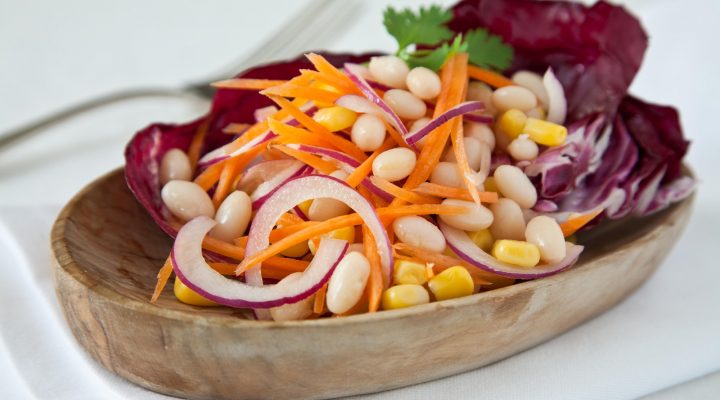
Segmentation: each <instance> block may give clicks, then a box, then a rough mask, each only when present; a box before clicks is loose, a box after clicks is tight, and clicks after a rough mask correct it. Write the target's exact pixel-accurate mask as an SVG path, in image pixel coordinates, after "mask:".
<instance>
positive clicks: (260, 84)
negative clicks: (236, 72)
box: [210, 78, 287, 90]
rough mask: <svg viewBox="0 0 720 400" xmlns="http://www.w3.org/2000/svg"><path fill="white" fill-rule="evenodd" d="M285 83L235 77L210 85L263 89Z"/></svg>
mask: <svg viewBox="0 0 720 400" xmlns="http://www.w3.org/2000/svg"><path fill="white" fill-rule="evenodd" d="M285 83H287V81H278V80H272V79H243V78H235V79H227V80H224V81H217V82H213V83H211V84H210V85H212V86H213V87H216V88H218V89H245V90H263V89H267V88H270V87H273V86H278V85H283V84H285Z"/></svg>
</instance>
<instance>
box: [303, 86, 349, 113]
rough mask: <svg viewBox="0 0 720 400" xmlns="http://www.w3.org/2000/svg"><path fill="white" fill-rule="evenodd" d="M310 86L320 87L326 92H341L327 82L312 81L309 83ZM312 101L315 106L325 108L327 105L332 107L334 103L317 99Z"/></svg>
mask: <svg viewBox="0 0 720 400" xmlns="http://www.w3.org/2000/svg"><path fill="white" fill-rule="evenodd" d="M310 87H313V88H315V89H322V90H325V91H327V92H334V93H342V92H341V91H340V90H339V89H337V88H336V87H335V86H332V85H328V84H327V83H325V82H319V81H315V82H313V83H312V84H311V85H310ZM313 103H315V106H316V107H317V108H327V107H333V106H334V105H335V104H333V103H327V102H325V101H318V100H315V101H313Z"/></svg>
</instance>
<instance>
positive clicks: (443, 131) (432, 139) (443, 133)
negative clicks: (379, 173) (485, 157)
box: [390, 53, 468, 206]
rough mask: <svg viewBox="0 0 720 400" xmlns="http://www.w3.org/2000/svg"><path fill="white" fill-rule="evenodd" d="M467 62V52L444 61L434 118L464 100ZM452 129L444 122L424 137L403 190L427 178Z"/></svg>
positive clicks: (394, 202) (411, 187)
mask: <svg viewBox="0 0 720 400" xmlns="http://www.w3.org/2000/svg"><path fill="white" fill-rule="evenodd" d="M467 61H468V55H467V53H456V54H455V55H453V56H452V57H450V58H449V59H448V61H447V62H446V63H445V66H444V67H443V69H442V72H441V74H440V78H441V79H440V80H441V83H442V88H443V90H442V91H441V92H440V95H439V96H438V101H437V104H436V106H435V112H434V114H433V117H438V116H439V115H440V114H442V113H443V112H445V111H447V110H449V109H450V108H452V107H454V106H455V105H457V104H459V103H460V102H461V101H462V100H463V99H464V97H465V92H466V89H467ZM451 130H452V124H447V123H446V124H443V125H441V126H440V127H438V128H437V129H435V130H434V131H432V132H431V133H430V134H429V135H428V136H427V141H426V142H425V145H424V146H423V150H422V151H421V152H420V157H418V161H417V163H416V166H415V170H414V171H413V172H412V173H411V174H410V176H409V177H408V178H407V181H406V182H405V185H404V188H405V189H410V190H411V189H414V188H416V187H417V186H418V185H419V184H421V183H423V182H425V181H426V180H427V179H428V178H429V177H430V174H431V173H432V170H433V169H434V168H435V166H436V165H437V163H438V161H440V157H441V156H442V153H443V150H444V149H445V144H446V143H447V140H448V138H449V136H450V132H451ZM390 204H391V205H392V206H396V205H399V204H402V200H401V199H398V198H396V199H395V200H393V202H392V203H390Z"/></svg>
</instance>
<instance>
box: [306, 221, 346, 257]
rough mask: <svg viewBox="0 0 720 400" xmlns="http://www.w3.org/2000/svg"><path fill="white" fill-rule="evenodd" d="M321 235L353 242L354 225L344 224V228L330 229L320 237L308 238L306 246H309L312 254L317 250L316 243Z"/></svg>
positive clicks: (318, 242)
mask: <svg viewBox="0 0 720 400" xmlns="http://www.w3.org/2000/svg"><path fill="white" fill-rule="evenodd" d="M321 237H329V238H333V239H339V240H345V241H346V242H348V243H353V242H354V241H355V227H354V226H346V227H344V228H339V229H335V230H334V231H330V232H328V233H326V234H324V235H322V236H320V237H316V238H313V239H310V240H308V247H309V248H310V252H311V253H312V254H313V255H315V252H316V251H317V245H319V244H320V240H319V239H320V238H321ZM315 241H317V243H315Z"/></svg>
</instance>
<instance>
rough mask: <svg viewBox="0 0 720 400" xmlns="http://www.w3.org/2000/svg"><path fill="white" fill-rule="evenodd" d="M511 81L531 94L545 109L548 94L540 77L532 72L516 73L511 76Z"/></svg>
mask: <svg viewBox="0 0 720 400" xmlns="http://www.w3.org/2000/svg"><path fill="white" fill-rule="evenodd" d="M512 81H513V82H515V83H516V84H518V85H520V86H522V87H524V88H526V89H529V90H530V91H531V92H533V94H534V95H535V97H537V99H538V101H539V102H540V105H541V106H543V107H544V108H546V109H547V105H548V94H547V90H545V85H543V78H542V76H540V75H539V74H536V73H534V72H532V71H518V72H516V73H514V74H513V76H512Z"/></svg>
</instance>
